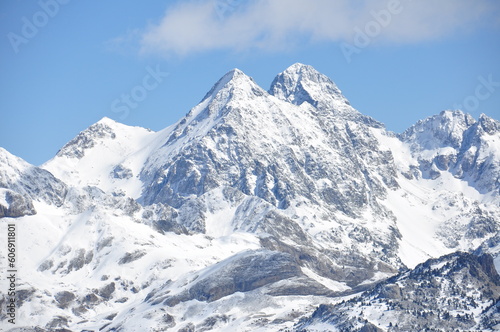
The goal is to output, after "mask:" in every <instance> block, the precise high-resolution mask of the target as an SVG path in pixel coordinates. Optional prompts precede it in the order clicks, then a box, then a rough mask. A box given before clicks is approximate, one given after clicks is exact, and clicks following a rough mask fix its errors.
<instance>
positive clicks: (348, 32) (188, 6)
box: [141, 0, 500, 55]
mask: <svg viewBox="0 0 500 332" xmlns="http://www.w3.org/2000/svg"><path fill="white" fill-rule="evenodd" d="M393 5H397V6H399V7H398V8H401V9H402V10H401V11H400V12H399V13H398V15H397V16H396V15H395V16H394V17H391V20H390V24H388V25H387V26H385V27H384V29H383V31H382V32H381V33H380V36H378V39H380V40H382V41H385V42H390V43H414V42H421V41H427V40H433V39H436V38H441V37H444V36H447V35H450V34H452V33H454V32H456V31H459V30H461V29H474V28H475V27H476V26H477V25H480V24H483V25H484V24H491V26H494V25H496V24H495V23H496V22H495V21H496V20H497V17H498V14H499V13H500V10H499V9H500V5H499V4H498V1H497V0H474V1H472V0H418V1H417V0H413V1H412V0H356V1H352V0H253V1H234V0H231V1H227V0H197V1H194V0H193V1H183V2H176V4H175V5H173V6H171V7H169V8H168V9H167V11H166V13H165V15H164V16H163V18H162V19H161V20H160V22H159V23H158V24H152V25H150V26H149V27H147V28H146V29H145V30H144V32H143V33H142V35H141V51H142V52H143V53H163V54H178V55H186V54H190V53H196V52H204V51H210V50H217V49H228V50H234V51H244V50H252V49H263V50H282V49H287V48H290V47H294V46H296V45H297V44H298V41H299V40H301V41H304V39H305V40H306V41H308V42H321V41H349V40H351V39H352V38H353V35H354V33H355V28H356V27H359V28H363V27H364V26H365V25H366V23H367V22H370V21H371V20H374V13H377V12H380V11H381V10H384V9H387V8H388V6H393ZM221 6H222V7H221ZM224 6H225V7H224ZM228 6H230V7H228ZM221 8H222V10H225V9H226V10H225V11H226V14H227V15H221V13H220V11H221ZM227 8H229V9H230V10H227ZM496 28H498V27H496Z"/></svg>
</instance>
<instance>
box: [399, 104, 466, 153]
mask: <svg viewBox="0 0 500 332" xmlns="http://www.w3.org/2000/svg"><path fill="white" fill-rule="evenodd" d="M475 122H476V120H474V118H473V117H472V116H471V115H470V114H466V113H464V112H462V111H460V110H454V111H451V110H446V111H442V112H441V113H439V114H438V115H433V116H430V117H428V118H426V119H424V120H420V121H418V122H417V123H416V124H415V125H413V126H411V127H410V128H408V129H407V130H406V131H405V132H404V133H403V134H402V135H401V136H402V138H403V140H407V141H412V142H413V143H414V144H413V146H414V147H416V145H415V144H418V147H419V148H421V149H435V148H438V147H443V146H450V147H453V148H458V147H460V145H461V144H462V140H463V134H464V131H465V130H467V129H468V128H469V127H470V126H472V125H473V124H474V123H475Z"/></svg>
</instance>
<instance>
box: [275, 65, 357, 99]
mask: <svg viewBox="0 0 500 332" xmlns="http://www.w3.org/2000/svg"><path fill="white" fill-rule="evenodd" d="M269 93H270V94H272V95H274V96H275V97H277V98H279V99H282V100H285V101H287V102H290V103H292V104H295V105H301V104H302V103H304V102H308V103H309V104H311V105H313V106H315V107H320V108H332V107H333V108H337V107H338V106H339V104H340V105H342V104H349V102H348V101H347V99H346V98H345V97H344V96H343V95H342V92H341V91H340V90H339V88H338V87H337V85H336V84H335V83H334V82H333V81H332V80H331V79H329V78H328V77H327V76H325V75H323V74H321V73H320V72H318V71H317V70H316V69H314V68H313V67H312V66H309V65H304V64H302V63H295V64H293V65H291V66H290V67H288V68H287V69H286V70H285V71H283V72H282V73H280V74H278V76H276V78H275V79H274V81H273V83H272V84H271V88H270V89H269Z"/></svg>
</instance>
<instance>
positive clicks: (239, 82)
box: [202, 68, 262, 102]
mask: <svg viewBox="0 0 500 332" xmlns="http://www.w3.org/2000/svg"><path fill="white" fill-rule="evenodd" d="M226 88H227V89H232V88H238V89H248V88H250V89H251V90H252V89H253V90H262V88H260V87H259V86H258V85H257V83H255V81H254V80H253V78H251V77H250V76H247V75H246V74H245V73H244V72H242V71H241V70H239V69H237V68H234V69H232V70H230V71H229V72H227V73H226V74H225V75H224V76H222V77H221V78H220V79H219V80H218V81H217V83H215V84H214V86H213V87H212V88H211V89H210V91H208V93H207V94H206V95H205V97H203V99H202V102H203V101H205V100H206V99H207V98H213V97H215V96H216V95H217V93H218V92H219V91H221V90H224V89H226Z"/></svg>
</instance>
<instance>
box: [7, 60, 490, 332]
mask: <svg viewBox="0 0 500 332" xmlns="http://www.w3.org/2000/svg"><path fill="white" fill-rule="evenodd" d="M0 218H1V219H0V225H1V227H2V228H3V229H5V230H6V229H7V228H6V227H7V223H15V224H16V225H17V226H16V227H17V245H18V261H19V262H18V265H19V266H18V270H19V274H18V285H17V301H18V308H17V314H18V316H17V323H16V325H15V326H13V325H12V324H9V323H8V316H7V312H6V310H5V308H6V304H7V303H8V297H7V295H6V294H5V293H3V292H4V289H7V288H8V285H7V280H2V282H1V283H0V287H2V288H1V292H2V293H0V307H1V309H0V325H2V326H3V329H4V330H6V331H13V332H14V331H37V332H43V331H167V330H168V331H170V330H171V331H180V332H187V331H212V330H213V331H311V332H312V331H408V330H414V329H415V328H416V327H418V328H417V329H416V330H425V329H432V330H433V331H440V330H442V331H450V330H464V331H466V330H467V331H468V330H494V329H496V328H500V301H499V299H500V277H499V276H498V272H497V271H498V270H500V232H499V231H500V228H499V226H500V122H499V121H497V120H495V119H492V118H490V117H488V116H486V115H484V114H482V115H480V116H479V117H478V119H474V118H473V117H472V116H471V115H469V114H466V113H463V112H462V111H459V110H454V111H443V112H441V113H440V114H438V115H434V116H431V117H428V118H426V119H424V120H421V121H419V122H417V123H416V124H415V125H413V126H412V127H410V128H408V129H407V130H406V131H404V132H403V133H400V134H397V133H393V132H391V131H389V130H387V129H386V128H385V126H384V125H383V124H382V123H380V122H378V121H377V120H375V119H373V118H371V117H369V116H366V115H363V114H361V113H360V112H359V111H357V110H356V109H354V108H353V107H352V106H351V105H350V103H349V101H348V100H347V99H346V98H345V97H344V96H343V94H342V92H341V91H340V90H339V88H338V87H337V86H336V84H335V83H334V82H333V81H332V80H331V79H329V78H328V77H326V76H325V75H323V74H321V73H319V72H318V71H316V70H315V69H314V68H313V67H311V66H308V65H303V64H299V63H297V64H294V65H292V66H291V67H289V68H287V69H286V70H285V71H284V72H282V73H280V74H279V75H278V76H276V78H275V79H274V81H273V82H272V84H271V87H270V89H269V90H267V91H266V90H264V89H262V88H261V87H260V86H258V85H257V84H256V83H255V82H254V80H253V79H252V78H251V77H249V76H247V75H245V74H244V73H243V72H241V71H240V70H238V69H234V70H232V71H230V72H228V73H227V74H226V75H224V76H223V77H222V78H221V79H220V80H219V81H218V82H217V83H216V84H215V85H214V86H213V87H212V89H211V90H210V91H209V92H208V93H207V94H206V95H205V96H204V97H203V99H202V100H201V102H200V103H199V104H198V105H197V106H195V107H194V108H192V109H191V110H190V111H189V112H188V113H187V114H186V116H185V117H183V118H182V119H180V120H179V121H178V122H177V123H175V124H173V125H171V126H169V127H167V128H165V129H163V130H161V131H158V132H155V131H152V130H149V129H145V128H140V127H131V126H127V125H124V124H120V123H118V122H115V121H113V120H111V119H109V118H103V119H102V120H100V121H99V122H97V123H95V124H93V125H92V126H90V127H89V128H87V129H85V130H84V131H82V132H81V133H79V134H78V135H77V136H76V137H75V138H74V139H72V140H71V141H70V142H68V143H67V144H66V145H64V146H63V147H62V148H61V149H60V150H59V152H58V153H57V155H56V156H55V157H54V158H52V159H51V160H49V161H47V162H46V163H44V164H43V165H41V166H39V167H37V166H33V165H30V164H29V163H27V162H25V161H24V160H22V159H21V158H19V157H16V156H14V155H12V154H10V153H9V152H8V151H6V150H5V149H2V148H0ZM4 249H5V248H2V251H1V252H0V253H1V257H0V261H1V263H0V266H2V269H3V270H7V268H6V264H7V252H6V251H5V250H4Z"/></svg>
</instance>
